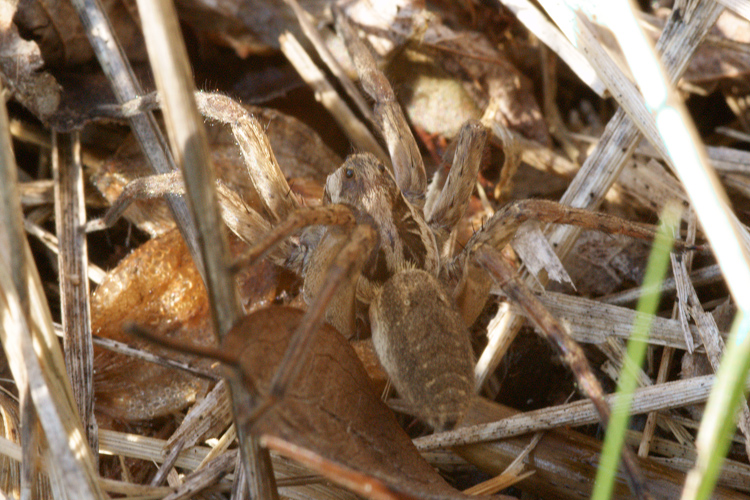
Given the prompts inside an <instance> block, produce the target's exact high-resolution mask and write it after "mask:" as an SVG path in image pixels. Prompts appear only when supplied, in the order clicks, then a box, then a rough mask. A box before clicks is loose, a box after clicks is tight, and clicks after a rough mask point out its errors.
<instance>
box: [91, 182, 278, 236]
mask: <svg viewBox="0 0 750 500" xmlns="http://www.w3.org/2000/svg"><path fill="white" fill-rule="evenodd" d="M216 188H217V193H218V196H219V207H220V208H221V215H222V218H223V219H224V222H225V223H226V224H227V226H228V227H229V229H231V230H232V231H233V232H234V233H235V234H236V235H237V236H239V237H240V238H241V239H243V240H245V241H248V242H251V241H257V240H259V239H261V238H262V237H263V235H265V234H266V233H267V232H268V231H269V230H270V225H269V223H268V221H266V219H264V218H263V217H262V216H261V215H260V214H259V213H258V212H256V211H255V210H253V209H252V208H251V207H250V206H248V205H247V204H246V203H245V202H244V200H242V198H241V197H240V196H239V195H238V194H237V193H235V192H234V191H232V190H231V189H229V188H227V187H226V186H225V185H224V184H223V183H222V182H221V181H220V180H219V181H217V182H216ZM184 194H185V184H184V183H183V181H182V173H181V172H170V173H167V174H159V175H149V176H146V177H139V178H137V179H134V180H132V181H130V182H128V183H127V184H126V185H125V187H124V188H123V190H122V192H121V193H120V194H119V196H118V197H117V199H116V200H115V201H114V202H113V203H112V206H110V207H109V209H108V210H107V212H106V213H105V214H104V216H102V217H101V218H99V219H92V220H90V221H89V222H88V223H87V224H86V226H85V227H84V229H85V231H86V232H94V231H101V230H103V229H106V228H108V227H111V226H112V225H113V224H114V223H115V222H117V221H118V220H119V219H120V217H122V215H123V213H124V212H125V210H127V209H128V207H129V206H130V205H131V204H132V203H133V202H135V201H137V200H142V199H149V198H158V197H162V196H165V195H184Z"/></svg>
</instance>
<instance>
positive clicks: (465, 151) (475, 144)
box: [425, 120, 487, 247]
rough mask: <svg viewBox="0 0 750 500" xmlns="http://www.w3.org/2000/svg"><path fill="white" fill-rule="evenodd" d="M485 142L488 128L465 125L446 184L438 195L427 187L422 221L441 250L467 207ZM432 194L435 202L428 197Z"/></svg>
mask: <svg viewBox="0 0 750 500" xmlns="http://www.w3.org/2000/svg"><path fill="white" fill-rule="evenodd" d="M486 142H487V129H486V128H485V127H484V125H482V124H481V123H480V122H479V121H476V120H471V121H468V122H466V123H465V124H464V125H463V126H462V127H461V131H460V132H459V135H458V143H457V144H456V150H455V153H454V155H453V164H452V166H451V169H450V172H449V173H448V178H447V180H446V181H445V185H444V186H443V187H442V189H441V190H440V192H439V193H436V191H437V189H435V190H434V191H433V186H432V185H430V189H429V190H428V199H427V201H426V202H425V219H427V224H429V226H430V227H431V228H432V230H433V231H434V232H435V234H436V236H437V237H438V240H439V241H438V246H439V247H442V245H443V243H444V242H445V240H447V239H448V236H449V235H450V232H451V231H452V230H453V228H455V227H456V225H457V224H458V222H459V221H460V220H461V217H463V216H464V213H465V212H466V207H467V206H468V205H469V199H470V198H471V193H472V192H473V191H474V186H475V185H476V182H477V175H478V174H479V166H480V163H481V160H482V152H483V151H484V145H485V143H486ZM433 192H435V197H434V199H430V198H431V197H430V194H431V193H433Z"/></svg>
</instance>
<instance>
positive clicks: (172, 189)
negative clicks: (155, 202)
mask: <svg viewBox="0 0 750 500" xmlns="http://www.w3.org/2000/svg"><path fill="white" fill-rule="evenodd" d="M184 193H185V184H184V183H183V181H182V173H181V172H169V173H166V174H157V175H149V176H146V177H140V178H138V179H134V180H132V181H130V182H128V183H127V184H126V185H125V187H124V188H123V190H122V192H121V193H120V194H119V196H118V197H117V199H116V200H115V201H114V202H113V203H112V206H110V207H109V209H108V210H107V212H106V213H105V214H104V215H103V216H102V217H101V218H100V219H91V220H90V221H88V223H86V226H85V231H86V232H87V233H92V232H94V231H101V230H104V229H107V228H109V227H112V226H113V225H114V224H115V222H117V221H118V220H120V217H122V214H123V212H125V210H127V209H128V207H129V206H130V205H131V204H132V203H133V202H135V201H136V200H143V199H149V198H159V197H162V196H166V195H168V194H184Z"/></svg>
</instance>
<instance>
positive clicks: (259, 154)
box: [195, 92, 299, 222]
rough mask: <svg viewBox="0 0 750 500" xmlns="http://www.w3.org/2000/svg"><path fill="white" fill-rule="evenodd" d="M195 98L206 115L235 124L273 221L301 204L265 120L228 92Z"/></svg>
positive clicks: (250, 171) (200, 93) (246, 161)
mask: <svg viewBox="0 0 750 500" xmlns="http://www.w3.org/2000/svg"><path fill="white" fill-rule="evenodd" d="M195 100H196V103H197V105H198V109H199V110H200V112H201V113H202V114H203V116H205V117H206V118H210V119H212V120H216V121H218V122H220V123H224V124H227V125H229V126H230V127H231V129H232V134H233V135H234V138H235V139H236V140H237V144H238V145H239V147H240V151H241V153H242V158H243V160H244V162H245V166H246V167H247V171H248V174H249V176H250V180H251V181H252V183H253V186H254V187H255V190H256V191H257V193H258V194H259V195H260V198H261V200H262V202H263V203H264V205H265V207H264V208H265V210H266V211H267V212H268V214H269V217H270V219H272V222H279V221H282V220H285V219H286V217H287V216H288V215H289V214H290V213H291V212H292V211H294V210H295V209H296V208H297V207H299V202H298V201H297V197H296V196H295V195H294V193H292V191H291V188H290V187H289V184H288V183H287V181H286V177H285V176H284V173H283V172H282V171H281V167H279V163H278V162H277V161H276V156H275V155H274V154H273V150H272V149H271V143H270V142H269V140H268V137H267V136H266V134H265V132H264V131H263V127H262V126H261V124H260V123H259V122H258V120H257V119H256V118H255V117H254V116H253V115H252V114H250V113H249V112H248V111H247V110H246V109H245V108H243V107H242V106H241V105H240V104H239V103H237V102H236V101H234V100H233V99H232V98H230V97H228V96H225V95H221V94H214V93H207V92H197V93H196V94H195Z"/></svg>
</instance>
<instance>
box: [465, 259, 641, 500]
mask: <svg viewBox="0 0 750 500" xmlns="http://www.w3.org/2000/svg"><path fill="white" fill-rule="evenodd" d="M472 260H473V262H472V263H470V264H469V265H479V266H481V267H482V268H484V269H486V270H487V271H489V273H490V275H491V276H492V278H493V279H494V281H495V282H496V283H497V284H498V285H499V286H501V287H502V289H503V291H505V293H507V294H508V297H509V298H510V299H511V300H512V301H513V303H515V304H516V305H518V306H519V307H520V308H521V309H522V310H523V313H524V315H525V316H526V317H527V318H528V319H529V320H531V322H532V323H534V325H535V326H536V327H537V329H538V331H539V332H541V334H542V336H544V337H545V338H546V339H547V341H549V342H550V343H552V344H553V345H554V346H556V347H557V349H558V350H559V351H560V354H561V356H562V359H563V361H564V362H565V364H566V365H567V366H568V368H570V370H571V371H572V372H573V374H574V375H575V377H576V381H577V382H578V386H579V388H580V390H581V391H582V392H583V393H584V394H585V395H586V396H587V397H588V398H589V399H590V400H591V402H592V403H593V404H594V408H596V411H597V413H598V414H599V419H600V421H601V423H602V425H603V426H604V427H605V428H606V427H607V424H608V423H609V418H610V414H611V412H610V409H609V406H608V405H607V402H606V401H605V400H604V391H603V389H602V387H601V384H600V383H599V380H598V379H597V378H596V376H595V375H594V373H593V371H592V370H591V366H590V365H589V362H588V360H587V359H586V355H585V354H584V352H583V350H582V349H581V346H579V345H578V343H576V341H575V340H573V338H571V337H570V334H569V333H568V332H567V330H565V328H564V327H563V326H562V324H560V322H559V321H557V319H556V318H555V317H554V316H553V315H552V314H551V313H550V312H549V311H548V310H547V309H546V308H545V307H544V304H542V303H541V301H540V300H539V299H538V298H537V297H536V295H534V293H533V292H532V291H531V290H530V289H529V287H528V286H526V284H525V283H524V282H523V280H521V279H520V278H519V277H518V276H517V272H516V269H515V268H514V267H513V265H512V264H511V263H510V262H508V261H506V258H505V257H504V256H503V255H502V254H501V253H500V252H499V251H498V250H496V249H495V248H492V247H491V246H489V245H479V246H477V247H475V248H473V250H472ZM474 263H475V264H474ZM622 461H623V465H624V467H625V471H626V473H627V478H628V482H629V484H630V488H631V490H632V492H633V494H634V495H635V496H636V498H641V499H648V498H651V496H650V495H649V493H648V489H647V487H646V484H645V481H644V479H643V475H642V473H641V471H640V469H639V467H638V464H637V461H636V458H635V455H634V454H633V452H632V450H631V449H630V448H628V447H627V446H625V447H623V448H622Z"/></svg>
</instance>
